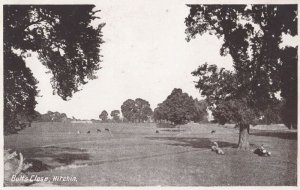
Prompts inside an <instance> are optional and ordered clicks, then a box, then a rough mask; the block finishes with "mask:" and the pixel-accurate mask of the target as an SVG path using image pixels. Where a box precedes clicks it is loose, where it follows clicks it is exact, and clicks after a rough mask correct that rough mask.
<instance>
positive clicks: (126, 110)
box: [121, 98, 153, 122]
mask: <svg viewBox="0 0 300 190" xmlns="http://www.w3.org/2000/svg"><path fill="white" fill-rule="evenodd" d="M121 111H122V114H123V116H124V118H126V119H127V120H128V121H130V122H145V121H147V120H148V119H149V117H151V116H152V114H153V111H152V109H151V107H150V104H149V102H148V101H146V100H144V99H141V98H137V99H135V100H132V99H128V100H126V101H125V102H124V103H123V104H122V106H121Z"/></svg>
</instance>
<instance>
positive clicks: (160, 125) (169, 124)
mask: <svg viewBox="0 0 300 190" xmlns="http://www.w3.org/2000/svg"><path fill="white" fill-rule="evenodd" d="M156 127H157V128H175V127H176V126H175V125H173V124H171V123H156Z"/></svg>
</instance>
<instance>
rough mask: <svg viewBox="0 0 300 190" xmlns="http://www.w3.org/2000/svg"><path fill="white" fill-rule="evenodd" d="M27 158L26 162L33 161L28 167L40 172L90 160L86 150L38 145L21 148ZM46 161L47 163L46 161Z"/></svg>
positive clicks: (31, 170)
mask: <svg viewBox="0 0 300 190" xmlns="http://www.w3.org/2000/svg"><path fill="white" fill-rule="evenodd" d="M19 151H20V152H22V154H23V155H24V157H25V158H26V162H28V163H32V165H33V166H32V167H31V168H29V169H28V171H30V172H39V171H45V170H49V169H53V168H55V167H60V166H67V165H70V164H72V163H74V162H75V161H78V160H89V159H90V156H89V154H87V153H86V150H82V149H78V148H69V147H56V146H49V147H36V148H27V149H22V150H19ZM45 162H46V163H45Z"/></svg>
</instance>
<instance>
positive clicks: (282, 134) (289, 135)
mask: <svg viewBox="0 0 300 190" xmlns="http://www.w3.org/2000/svg"><path fill="white" fill-rule="evenodd" d="M251 131H252V132H251V135H254V136H266V137H277V138H280V139H288V140H297V132H290V131H266V130H251Z"/></svg>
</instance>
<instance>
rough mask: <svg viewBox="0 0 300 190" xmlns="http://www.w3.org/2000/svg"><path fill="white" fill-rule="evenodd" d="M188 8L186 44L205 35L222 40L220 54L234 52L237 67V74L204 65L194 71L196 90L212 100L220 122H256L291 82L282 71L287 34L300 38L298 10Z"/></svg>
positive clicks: (275, 7)
mask: <svg viewBox="0 0 300 190" xmlns="http://www.w3.org/2000/svg"><path fill="white" fill-rule="evenodd" d="M188 6H189V7H190V14H189V15H188V17H187V18H186V20H185V23H186V26H187V29H186V34H187V40H188V41H189V40H191V39H193V38H195V37H196V36H197V35H198V34H200V35H202V34H204V33H206V32H208V33H210V34H212V35H215V36H217V37H218V38H220V39H221V38H222V39H223V45H222V47H221V49H220V54H221V55H227V54H229V55H230V56H231V57H232V59H233V66H234V71H233V72H231V71H226V70H225V69H223V68H222V69H219V70H218V69H217V66H215V65H213V66H208V65H207V64H205V65H203V66H200V67H199V68H198V69H197V70H196V71H194V72H193V73H192V74H193V75H194V76H197V77H199V80H198V81H197V85H196V87H197V88H199V89H200V90H201V93H202V95H204V96H206V97H207V99H208V101H209V102H210V104H209V106H210V109H211V110H212V111H213V114H214V116H216V117H217V119H218V120H219V122H221V123H224V122H228V121H233V122H237V123H241V124H245V123H247V124H249V123H255V120H256V119H257V118H258V117H259V116H260V115H262V114H263V112H264V111H266V110H268V109H269V108H270V106H273V105H274V104H277V103H278V100H277V98H276V97H275V94H276V93H278V92H279V91H282V92H283V91H285V90H284V89H283V88H282V83H284V81H285V80H286V79H284V78H283V77H281V75H280V73H281V72H282V65H284V64H287V63H286V62H285V60H283V59H282V56H281V55H282V54H281V52H282V51H283V50H282V49H281V48H280V43H281V42H282V34H283V33H286V34H290V35H292V36H294V35H297V18H296V16H297V6H295V5H250V6H247V5H188ZM290 72H292V71H290ZM294 72H295V71H294ZM292 91H297V90H296V89H293V90H292ZM290 98H292V97H291V96H289V97H288V99H290ZM269 110H270V109H269Z"/></svg>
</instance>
